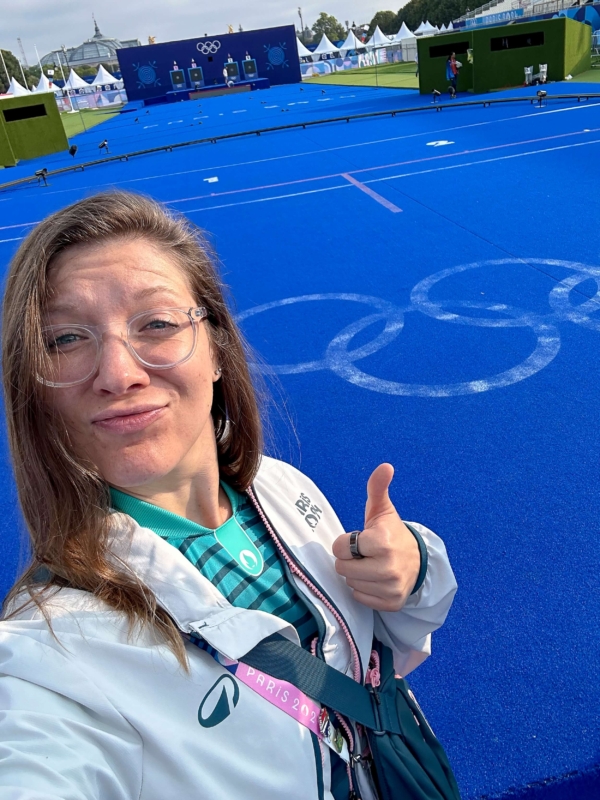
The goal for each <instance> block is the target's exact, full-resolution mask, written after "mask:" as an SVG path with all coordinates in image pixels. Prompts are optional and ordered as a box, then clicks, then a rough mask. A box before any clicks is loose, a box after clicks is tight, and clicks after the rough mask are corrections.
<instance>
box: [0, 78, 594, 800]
mask: <svg viewBox="0 0 600 800" xmlns="http://www.w3.org/2000/svg"><path fill="white" fill-rule="evenodd" d="M579 89H582V90H586V91H587V90H592V91H593V90H594V89H595V87H591V86H589V85H588V86H585V87H583V86H578V85H576V84H573V83H571V84H562V85H560V86H559V87H558V88H557V87H550V89H549V91H554V92H555V93H558V92H561V93H562V92H564V91H567V90H568V91H578V90H579ZM519 94H523V90H515V91H514V92H510V93H503V94H497V95H493V96H494V97H496V96H498V97H500V96H509V95H519ZM427 102H428V98H420V97H419V96H418V95H417V94H416V92H411V91H405V92H402V91H398V90H375V89H359V88H352V89H343V90H342V89H340V88H339V87H329V86H328V87H326V91H325V93H323V92H322V90H321V87H320V86H304V87H302V89H301V88H300V87H298V86H288V87H278V88H276V89H271V90H269V91H266V92H255V93H251V94H248V95H235V96H231V97H223V98H215V99H210V100H207V101H204V102H203V103H192V102H190V103H181V104H177V105H172V106H159V107H157V106H155V107H152V108H151V109H150V113H149V114H146V109H143V108H139V107H135V106H132V108H131V110H130V111H129V112H128V113H124V114H121V115H120V116H119V117H117V118H114V119H112V120H110V121H108V122H107V123H105V124H104V125H102V126H100V127H98V128H95V129H93V130H92V131H91V132H89V133H87V134H83V135H81V136H78V137H77V139H76V142H77V144H78V145H79V153H78V159H81V160H88V159H90V158H93V157H95V155H96V154H97V152H98V143H99V142H100V141H101V140H102V139H103V138H105V137H106V138H108V139H109V144H110V148H111V152H115V153H125V152H128V151H130V150H137V149H142V148H145V147H153V146H157V145H161V144H168V143H170V142H175V141H185V140H187V139H190V138H199V137H202V136H207V135H218V134H220V133H225V132H232V131H235V130H248V129H254V128H257V127H261V126H272V125H277V124H283V123H288V122H293V121H301V120H312V119H317V118H319V117H321V118H325V117H333V116H337V115H340V114H348V113H360V112H363V111H368V110H378V109H386V108H398V107H406V106H417V105H422V104H423V103H427ZM282 109H289V110H288V111H283V110H282ZM194 118H196V119H194ZM136 119H137V122H136V121H135V120H136ZM199 123H202V124H201V125H200V124H199ZM599 155H600V103H598V102H597V101H594V100H591V101H589V102H587V103H585V102H583V103H576V102H569V101H554V102H550V104H549V105H548V106H547V107H546V108H543V109H537V108H535V107H534V106H532V105H530V104H529V103H527V104H525V103H523V104H520V103H519V104H514V105H513V104H505V105H500V106H494V107H491V108H485V109H483V108H479V107H478V108H454V109H446V110H444V111H443V112H442V113H435V112H433V111H431V112H418V113H415V114H410V115H402V116H398V117H395V118H379V119H367V120H362V121H356V122H351V123H349V124H347V123H345V122H342V123H335V124H330V125H324V126H317V127H312V128H308V129H307V130H305V131H304V130H294V131H286V132H279V133H272V134H267V135H263V136H260V137H251V138H245V139H239V140H232V141H227V142H220V143H218V144H206V145H200V146H196V147H191V148H184V149H181V150H176V151H173V152H170V153H162V154H159V155H150V156H144V157H139V158H135V159H132V160H131V161H128V162H122V163H121V162H117V163H113V164H108V165H103V166H98V167H94V168H90V169H88V170H86V171H85V172H78V173H74V174H67V175H61V176H56V177H54V178H52V179H51V181H50V183H51V185H50V186H49V187H48V188H45V189H44V188H38V187H34V186H31V187H27V188H21V189H17V190H14V191H10V192H5V193H0V222H1V225H0V258H1V259H2V263H3V265H6V264H7V262H8V260H9V259H10V257H11V254H12V253H13V252H14V251H15V249H16V247H17V246H18V243H19V240H20V238H21V237H22V236H23V235H24V234H25V233H26V232H27V230H28V229H29V228H28V226H29V225H30V224H31V223H33V222H35V221H37V220H40V219H42V218H43V217H44V216H45V215H46V214H47V213H49V212H50V211H52V210H54V209H57V208H59V207H61V206H63V205H66V204H67V203H70V202H73V201H75V200H77V199H78V198H80V197H82V196H84V195H86V194H89V193H91V192H94V191H97V190H99V189H107V188H110V187H112V186H118V187H122V188H126V189H131V190H136V191H142V192H147V193H149V194H151V195H152V196H153V197H156V198H157V199H159V200H162V201H165V202H168V203H170V204H172V206H173V207H174V208H176V209H178V210H180V211H182V212H184V213H186V214H188V215H189V216H190V218H191V219H192V220H193V221H194V222H196V223H197V224H199V225H201V226H202V227H204V228H206V229H207V230H208V231H209V232H210V234H211V237H212V240H213V242H214V244H215V246H216V248H217V251H218V253H219V255H220V257H221V260H222V264H223V270H224V273H225V276H226V280H227V282H228V283H229V284H230V286H231V288H232V291H233V295H234V296H235V299H236V304H237V309H238V311H239V312H240V315H241V321H242V326H243V329H244V330H245V332H246V334H247V336H248V338H249V340H250V342H251V344H252V345H253V346H254V347H255V348H256V349H257V350H259V351H260V354H261V355H262V357H263V358H264V359H265V361H266V362H267V363H268V364H271V365H278V366H277V369H276V372H278V373H279V374H278V380H279V387H278V388H277V387H276V389H275V393H276V396H277V397H278V398H279V397H280V396H281V395H283V397H284V398H285V400H286V402H287V413H289V416H290V417H291V418H292V420H293V422H294V425H295V428H296V431H297V437H298V440H299V442H300V445H298V444H297V442H296V439H295V436H294V434H293V433H291V432H290V427H289V422H287V421H286V413H281V414H274V415H273V417H272V419H273V426H274V429H275V437H276V440H277V448H278V452H279V454H280V455H282V456H283V457H285V458H289V459H292V460H293V461H294V462H295V463H296V464H297V465H299V466H300V467H301V468H302V469H303V470H304V471H306V472H307V473H308V474H309V475H311V476H312V477H313V478H314V479H315V480H316V481H317V482H318V483H319V484H320V485H321V487H322V488H323V489H324V490H325V492H326V494H328V495H329V497H330V498H331V499H332V500H333V502H334V505H335V506H336V507H337V510H338V512H339V514H340V517H341V519H342V521H343V522H344V524H345V525H346V526H347V528H348V529H353V528H356V527H359V526H360V525H361V519H362V513H363V508H364V500H365V484H366V480H367V477H368V475H369V473H370V471H371V470H372V469H373V468H374V467H375V466H376V465H377V464H378V463H380V462H381V461H383V460H388V461H390V462H392V463H393V464H394V465H395V466H396V477H395V480H394V483H393V492H392V497H393V499H394V500H395V502H396V504H397V506H398V509H399V511H400V513H401V514H403V515H404V516H405V517H406V518H407V519H414V520H419V521H422V522H424V523H425V524H427V525H429V526H430V527H432V528H433V529H434V530H436V531H438V532H439V533H440V534H441V535H442V536H443V537H444V539H445V541H446V543H447V546H448V549H449V551H450V555H451V558H452V561H453V564H454V567H455V571H456V573H457V577H458V580H459V586H460V588H459V593H458V595H457V599H456V601H455V605H454V607H453V609H452V611H451V614H450V617H449V619H448V622H447V624H446V625H445V627H444V628H443V629H442V630H441V631H440V632H439V633H438V634H437V635H436V636H435V637H434V654H433V657H432V658H431V659H430V660H429V661H428V662H427V663H426V664H425V665H424V666H423V667H421V668H420V669H419V670H418V671H417V672H416V673H415V674H414V675H413V676H412V678H411V682H412V684H413V686H414V688H415V689H416V690H417V692H418V694H419V696H420V698H421V700H422V704H423V705H424V707H425V711H426V713H428V716H429V717H430V719H431V722H432V725H433V728H434V730H436V732H437V733H438V735H439V736H440V738H441V739H442V741H443V742H444V744H445V745H446V747H447V750H448V752H449V754H450V756H451V759H452V761H453V764H454V766H455V768H456V772H457V776H458V779H459V783H460V785H461V787H462V790H463V793H464V797H465V798H468V800H475V798H483V797H486V798H495V797H499V796H507V797H508V796H511V797H512V796H518V797H521V798H522V800H538V799H539V798H544V800H565V798H577V800H579V799H580V798H581V799H582V800H583V799H584V798H585V800H588V798H594V797H598V796H599V795H600V788H599V787H600V781H598V780H597V779H598V773H599V771H600V766H599V764H600V735H599V721H600V720H599V717H600V715H599V708H600V682H599V680H598V666H597V665H598V663H599V662H600V644H599V642H598V631H599V621H600V611H599V602H598V597H599V593H598V589H599V587H600V579H599V570H598V564H599V563H600V537H599V536H598V531H599V525H598V521H597V518H596V513H597V508H598V504H599V500H600V491H599V488H598V480H597V462H598V456H597V453H598V450H599V449H600V426H599V425H598V423H597V410H598V407H599V406H600V377H599V372H600V371H599V368H598V363H599V359H598V352H599V345H600V314H599V313H598V311H599V310H600V304H599V303H598V299H597V297H596V295H597V293H598V287H599V286H600V283H599V282H598V281H599V280H600V252H599V238H598V233H597V230H598V223H597V218H598V208H599V200H598V197H599V194H598V179H597V172H598V169H597V165H598V158H599ZM70 162H71V158H70V156H68V155H63V154H61V155H57V156H54V157H51V158H49V159H44V160H38V161H37V162H35V163H31V162H30V163H28V164H22V165H20V166H18V167H16V168H15V169H12V170H10V172H9V171H8V170H5V171H4V173H9V174H3V176H2V177H3V178H5V179H12V178H16V177H19V176H20V175H25V174H31V172H32V170H33V169H34V168H36V169H37V168H39V167H41V166H48V167H49V168H51V167H52V168H55V167H57V166H60V165H62V164H67V163H70ZM4 487H5V491H4V496H3V498H2V501H1V505H0V515H1V520H2V521H1V523H0V535H1V537H2V544H3V553H4V554H5V556H4V564H5V567H4V570H3V572H2V575H0V591H5V590H6V589H7V588H8V586H9V584H10V583H11V581H12V579H13V577H14V572H15V565H16V560H17V547H16V545H15V543H14V536H15V530H16V528H17V526H18V522H17V514H16V511H15V498H14V492H13V490H12V488H11V483H10V478H9V471H8V467H7V466H5V467H4ZM565 776H568V778H566V777H565ZM594 776H595V778H596V781H595V780H594ZM528 786H529V787H531V788H529V789H527V788H525V787H528ZM513 791H514V794H513Z"/></svg>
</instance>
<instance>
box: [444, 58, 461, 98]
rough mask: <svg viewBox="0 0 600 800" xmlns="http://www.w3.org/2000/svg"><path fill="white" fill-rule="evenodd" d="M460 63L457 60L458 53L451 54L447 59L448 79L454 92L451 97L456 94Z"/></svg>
mask: <svg viewBox="0 0 600 800" xmlns="http://www.w3.org/2000/svg"><path fill="white" fill-rule="evenodd" d="M459 68H460V67H459V62H458V61H457V60H456V53H451V54H450V55H449V56H448V58H447V59H446V79H447V80H449V81H450V86H451V87H452V89H453V91H451V92H450V94H451V95H455V94H456V83H457V81H458V70H459Z"/></svg>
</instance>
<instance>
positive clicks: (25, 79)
mask: <svg viewBox="0 0 600 800" xmlns="http://www.w3.org/2000/svg"><path fill="white" fill-rule="evenodd" d="M17 61H19V59H17ZM19 66H20V67H21V75H22V77H23V83H24V84H25V88H26V89H27V91H30V90H29V84H28V83H27V78H26V77H25V72H24V70H23V64H21V62H20V61H19Z"/></svg>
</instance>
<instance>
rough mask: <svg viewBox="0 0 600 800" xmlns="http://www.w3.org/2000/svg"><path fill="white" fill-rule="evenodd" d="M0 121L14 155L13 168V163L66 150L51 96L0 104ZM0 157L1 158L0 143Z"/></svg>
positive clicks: (62, 132)
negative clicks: (0, 118)
mask: <svg viewBox="0 0 600 800" xmlns="http://www.w3.org/2000/svg"><path fill="white" fill-rule="evenodd" d="M32 115H34V116H32ZM0 117H2V128H3V129H4V131H5V132H6V135H7V137H8V141H9V143H10V148H11V149H12V152H13V155H14V158H13V164H14V161H15V159H16V160H17V161H19V160H20V159H28V158H37V157H39V156H47V155H49V154H50V153H58V152H60V151H61V150H67V149H68V148H69V141H68V139H67V135H66V133H65V129H64V127H63V124H62V120H61V118H60V112H59V110H58V106H57V105H56V100H55V99H54V95H53V94H52V93H51V92H46V93H44V94H32V95H25V96H24V97H11V98H5V99H3V100H0ZM0 138H1V134H0ZM0 156H4V148H3V147H2V144H1V143H0ZM4 166H9V165H8V164H4Z"/></svg>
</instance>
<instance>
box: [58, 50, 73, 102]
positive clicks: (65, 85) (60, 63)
mask: <svg viewBox="0 0 600 800" xmlns="http://www.w3.org/2000/svg"><path fill="white" fill-rule="evenodd" d="M62 50H63V53H64V52H65V49H64V45H63V48H62ZM55 52H56V55H57V56H58V66H59V67H60V74H61V75H62V76H63V83H64V90H65V92H66V93H67V97H68V98H69V105H70V106H71V110H70V111H67V114H75V113H77V112H76V111H75V108H74V107H73V101H72V100H71V95H70V94H69V90H68V89H67V79H66V78H65V71H64V69H63V68H62V61H61V60H60V53H59V51H58V50H56V51H55ZM65 59H66V55H65ZM67 66H68V64H67Z"/></svg>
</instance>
